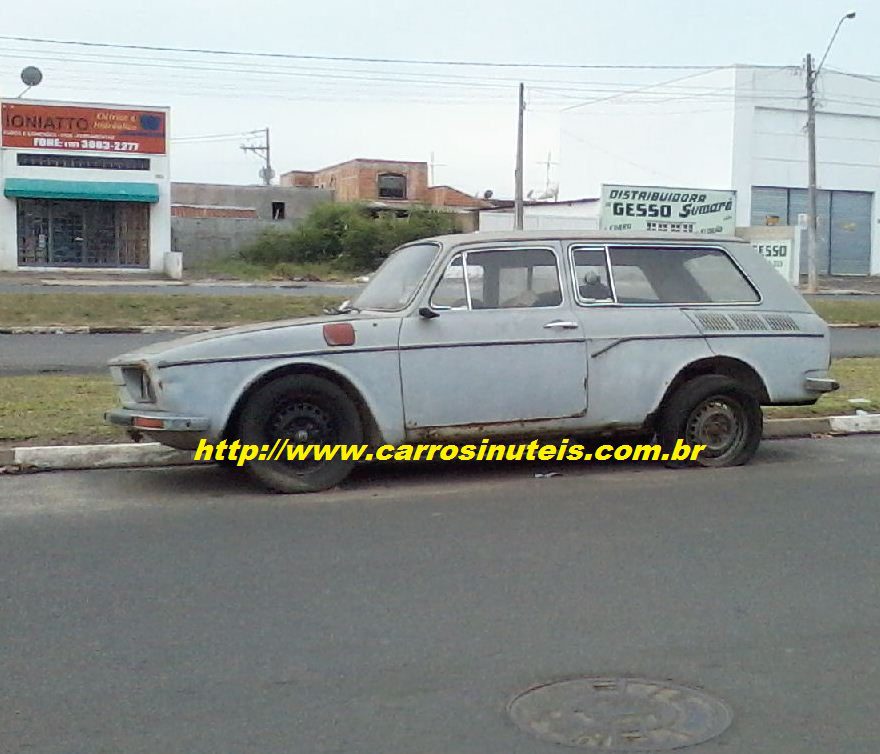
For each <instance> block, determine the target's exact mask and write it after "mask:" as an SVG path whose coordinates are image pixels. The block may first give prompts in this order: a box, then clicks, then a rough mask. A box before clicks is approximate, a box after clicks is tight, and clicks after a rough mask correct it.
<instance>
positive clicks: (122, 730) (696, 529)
mask: <svg viewBox="0 0 880 754" xmlns="http://www.w3.org/2000/svg"><path fill="white" fill-rule="evenodd" d="M878 463H880V439H878V438H868V437H865V438H847V439H834V440H801V441H776V442H768V443H765V444H764V445H763V447H762V450H761V451H760V453H759V455H758V457H757V459H756V460H755V462H754V463H753V464H752V465H750V466H749V467H747V468H740V469H725V470H716V471H708V470H692V471H683V472H675V471H669V470H666V469H661V468H656V467H634V466H629V465H621V466H616V467H610V466H605V467H599V466H589V465H579V466H577V467H575V466H562V467H553V466H546V465H538V464H535V465H530V466H520V465H508V466H495V467H492V468H486V467H481V466H477V465H472V466H465V467H461V466H459V467H448V468H441V467H439V466H432V467H426V466H412V467H405V468H403V469H400V468H398V469H394V468H388V467H386V468H378V467H376V468H367V469H363V470H361V471H360V472H359V474H358V476H357V477H356V478H355V479H354V481H353V482H351V483H349V485H348V486H347V487H346V488H344V489H342V490H340V491H335V492H329V493H322V494H319V495H314V496H304V497H285V496H277V495H268V494H263V493H261V492H259V491H257V490H255V489H254V488H252V487H251V486H250V485H249V484H248V483H247V482H246V481H245V480H242V479H239V478H237V477H231V476H229V474H228V472H224V471H222V470H219V469H216V468H210V467H204V468H177V469H170V470H133V471H93V472H66V473H56V474H42V475H35V476H7V477H0V584H2V592H0V595H2V596H0V600H2V601H0V605H2V607H0V609H2V616H3V617H2V620H0V750H2V751H3V752H4V754H18V753H22V754H23V753H24V752H41V753H47V754H66V753H67V752H114V753H115V752H126V754H139V753H143V754H155V753H156V752H181V754H183V753H186V754H202V753H204V754H217V753H218V752H230V753H231V752H235V753H236V754H247V753H250V752H253V753H254V754H272V753H274V752H278V753H279V754H281V753H282V752H283V753H284V754H288V753H289V752H303V753H304V754H305V753H308V754H330V753H331V752H334V753H341V752H345V753H346V754H350V753H361V752H362V753H363V754H376V753H380V752H381V754H413V753H414V752H424V753H425V754H428V753H430V754H527V753H528V754H553V753H554V752H559V751H561V750H560V749H559V748H558V747H556V746H554V745H552V744H546V743H542V742H540V741H538V740H537V739H534V738H532V737H531V736H530V735H528V734H526V733H524V732H522V731H521V730H519V729H518V728H516V727H515V726H514V725H513V724H512V723H511V722H510V721H509V720H508V718H507V715H506V711H505V710H506V705H507V703H508V702H509V701H510V700H511V698H512V697H513V696H514V695H516V694H517V693H518V692H520V691H522V690H523V689H526V688H529V687H531V686H533V685H535V684H540V683H543V682H546V681H550V680H553V679H559V678H563V677H569V676H577V675H615V676H616V675H635V676H641V677H647V678H656V679H669V680H672V681H675V682H677V683H681V684H687V685H693V686H698V687H701V688H703V689H705V690H706V691H707V692H709V693H711V694H713V695H715V696H717V697H718V698H720V699H722V700H723V701H724V702H726V703H727V704H728V705H729V706H730V708H731V709H732V711H733V714H734V720H733V724H732V725H731V727H730V728H728V729H727V731H726V732H724V733H723V734H722V735H721V736H720V737H719V738H717V739H715V740H714V741H711V742H708V743H706V744H703V745H702V746H698V747H695V748H694V749H691V750H692V751H694V752H695V754H696V753H697V752H729V753H730V754H733V753H734V752H735V753H737V754H740V753H742V754H754V752H772V753H773V754H794V753H795V752H796V753H798V754H815V752H835V754H875V753H876V751H877V740H878V738H880V717H878V716H877V714H876V707H877V704H876V700H877V697H878V695H880V641H878V639H880V635H878V633H880V632H878V626H880V579H878V574H880V550H878V547H877V542H878V537H880V506H878V505H877V489H878V481H880V474H878ZM554 468H555V469H558V470H560V471H562V472H563V476H559V477H554V478H546V479H536V478H534V473H535V472H536V471H547V470H550V469H554Z"/></svg>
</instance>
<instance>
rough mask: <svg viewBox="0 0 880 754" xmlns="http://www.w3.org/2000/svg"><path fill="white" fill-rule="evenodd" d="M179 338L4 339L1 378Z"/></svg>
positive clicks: (878, 345) (834, 345)
mask: <svg viewBox="0 0 880 754" xmlns="http://www.w3.org/2000/svg"><path fill="white" fill-rule="evenodd" d="M176 337H180V335H179V334H175V333H158V334H150V335H0V374H37V373H40V372H68V373H86V372H103V371H104V370H105V369H106V364H107V360H108V359H110V358H112V357H113V356H117V355H118V354H120V353H125V352H127V351H133V350H134V349H136V348H140V347H141V346H145V345H149V344H150V343H158V342H160V341H163V340H171V339H173V338H176ZM831 349H832V353H833V355H834V356H835V357H836V358H840V357H844V356H880V328H859V329H856V328H835V329H834V330H833V332H832V337H831Z"/></svg>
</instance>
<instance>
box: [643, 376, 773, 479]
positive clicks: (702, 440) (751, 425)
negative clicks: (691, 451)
mask: <svg viewBox="0 0 880 754" xmlns="http://www.w3.org/2000/svg"><path fill="white" fill-rule="evenodd" d="M763 424H764V418H763V413H762V412H761V404H760V402H759V401H758V399H757V397H756V396H755V395H754V394H753V393H752V392H750V391H749V390H747V389H746V388H745V387H744V386H743V385H742V383H740V382H738V381H736V380H734V379H732V378H730V377H725V376H724V375H719V374H707V375H701V376H699V377H695V378H694V379H692V380H690V381H688V382H686V383H685V384H684V385H682V386H681V387H680V388H679V389H678V390H676V391H675V393H674V394H673V395H672V397H671V398H670V399H669V400H668V401H667V403H666V405H665V406H664V408H663V410H662V411H661V412H660V420H659V425H658V439H659V441H660V444H661V445H662V446H663V449H664V452H666V453H669V452H670V451H671V450H672V448H673V447H674V446H675V444H676V441H677V440H679V439H680V440H682V441H683V442H685V443H687V444H688V445H691V446H693V445H705V446H706V447H705V449H704V450H703V451H702V452H701V453H700V455H699V456H698V457H697V460H696V461H690V460H684V461H675V460H670V461H669V462H668V463H667V465H668V466H672V467H679V466H689V465H695V466H741V465H742V464H744V463H748V462H749V461H750V460H751V459H752V457H753V456H754V455H755V452H756V451H757V449H758V445H759V444H760V442H761V435H762V433H763Z"/></svg>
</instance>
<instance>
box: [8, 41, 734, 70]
mask: <svg viewBox="0 0 880 754" xmlns="http://www.w3.org/2000/svg"><path fill="white" fill-rule="evenodd" d="M0 39H3V40H6V41H9V42H34V43H37V44H55V45H70V46H76V47H97V48H101V49H112V50H139V51H142V52H173V53H191V54H199V55H222V56H232V57H252V58H274V59H279V60H324V61H333V62H346V63H385V64H389V63H390V64H398V65H448V66H464V67H473V68H556V69H560V70H564V69H569V70H628V71H701V70H708V69H711V68H718V67H719V66H705V65H600V64H580V63H512V62H498V61H491V62H490V61H477V60H424V59H417V58H370V57H357V56H349V55H302V54H294V53H285V52H246V51H242V50H213V49H208V48H199V47H162V46H159V45H131V44H114V43H110V42H85V41H81V40H70V39H48V38H45V37H17V36H11V35H5V34H0Z"/></svg>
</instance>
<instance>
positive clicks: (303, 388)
mask: <svg viewBox="0 0 880 754" xmlns="http://www.w3.org/2000/svg"><path fill="white" fill-rule="evenodd" d="M363 436H364V432H363V425H362V422H361V417H360V414H359V413H358V409H357V407H356V406H355V404H354V402H353V401H352V400H351V398H349V397H348V395H347V394H346V393H345V391H343V390H342V389H341V388H339V387H338V386H337V385H335V384H333V383H332V382H330V381H328V380H325V379H323V378H321V377H315V376H314V375H308V374H302V375H289V376H287V377H279V378H278V379H275V380H272V382H269V383H267V384H266V385H264V386H262V387H261V388H259V389H258V390H257V391H256V392H255V393H254V394H253V395H251V396H250V397H249V398H248V399H247V402H246V403H245V405H244V407H243V408H242V410H241V414H240V415H239V420H238V438H239V439H240V440H241V442H242V443H243V444H244V443H247V444H254V445H259V446H263V445H268V446H269V447H273V446H274V444H275V441H276V440H278V439H281V440H282V441H283V440H284V439H288V440H290V445H295V444H299V443H302V444H329V445H336V444H341V445H360V444H361V443H362V442H363ZM354 466H355V463H354V461H343V460H340V459H333V460H331V461H286V460H279V461H259V460H257V461H250V462H249V463H248V464H247V466H246V468H247V469H248V471H249V472H250V474H251V475H252V476H253V477H254V478H255V479H257V481H259V482H260V483H261V484H263V485H264V486H265V487H268V488H269V489H270V490H273V491H275V492H285V493H299V492H318V491H320V490H326V489H329V488H330V487H335V486H336V485H337V484H339V483H340V482H341V481H342V480H343V479H345V478H346V477H347V476H348V474H349V473H350V472H351V470H352V469H353V468H354Z"/></svg>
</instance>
